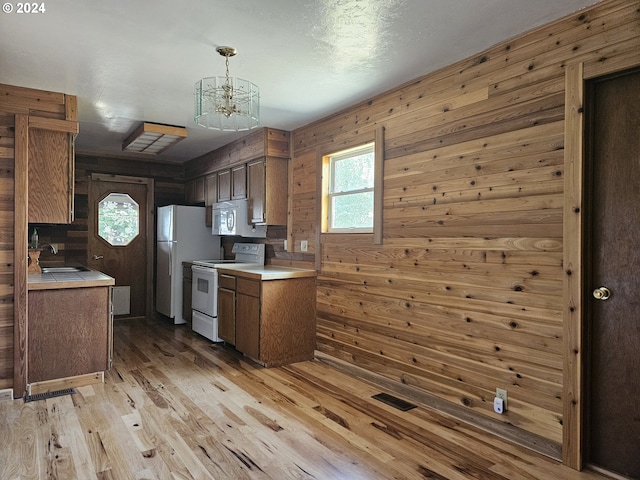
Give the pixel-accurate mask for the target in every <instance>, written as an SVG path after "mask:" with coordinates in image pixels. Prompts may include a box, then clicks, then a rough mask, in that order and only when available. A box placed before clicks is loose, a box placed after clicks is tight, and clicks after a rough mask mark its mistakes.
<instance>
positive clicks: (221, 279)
mask: <svg viewBox="0 0 640 480" xmlns="http://www.w3.org/2000/svg"><path fill="white" fill-rule="evenodd" d="M218 287H219V288H226V289H227V290H235V289H236V277H234V276H231V275H225V274H224V273H221V274H220V275H218Z"/></svg>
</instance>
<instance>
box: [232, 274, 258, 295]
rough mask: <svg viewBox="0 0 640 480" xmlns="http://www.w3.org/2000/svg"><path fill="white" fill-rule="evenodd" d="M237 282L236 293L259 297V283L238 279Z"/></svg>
mask: <svg viewBox="0 0 640 480" xmlns="http://www.w3.org/2000/svg"><path fill="white" fill-rule="evenodd" d="M237 282H238V283H237V285H238V287H237V291H238V293H242V294H244V295H249V296H251V297H260V281H258V280H249V279H247V278H242V277H240V278H238V280H237Z"/></svg>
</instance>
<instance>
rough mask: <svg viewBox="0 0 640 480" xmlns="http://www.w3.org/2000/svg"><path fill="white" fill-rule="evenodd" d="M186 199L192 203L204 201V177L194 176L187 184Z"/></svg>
mask: <svg viewBox="0 0 640 480" xmlns="http://www.w3.org/2000/svg"><path fill="white" fill-rule="evenodd" d="M185 201H186V203H190V204H196V203H204V201H205V188H204V177H197V178H193V179H191V180H189V181H188V182H187V183H186V184H185Z"/></svg>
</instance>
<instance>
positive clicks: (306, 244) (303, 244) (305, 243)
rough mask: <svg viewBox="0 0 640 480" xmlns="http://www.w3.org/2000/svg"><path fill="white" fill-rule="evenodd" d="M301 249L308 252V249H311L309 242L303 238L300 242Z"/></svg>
mask: <svg viewBox="0 0 640 480" xmlns="http://www.w3.org/2000/svg"><path fill="white" fill-rule="evenodd" d="M300 250H302V251H303V252H306V251H307V250H309V242H308V241H306V240H302V241H301V242H300Z"/></svg>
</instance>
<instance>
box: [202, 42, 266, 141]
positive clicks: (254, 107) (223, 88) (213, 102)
mask: <svg viewBox="0 0 640 480" xmlns="http://www.w3.org/2000/svg"><path fill="white" fill-rule="evenodd" d="M216 51H217V52H218V53H219V54H220V55H222V56H223V57H225V62H226V67H227V70H226V75H225V76H224V77H207V78H203V79H202V80H200V81H198V82H196V85H195V91H194V98H195V114H194V120H195V122H196V124H197V125H200V126H202V127H205V128H210V129H213V130H222V131H241V130H251V129H252V128H255V127H257V126H258V125H259V124H260V89H259V88H258V87H257V86H256V85H255V84H253V83H251V82H249V81H248V80H243V79H241V78H234V77H230V76H229V57H233V56H234V55H235V54H236V53H237V51H236V49H235V48H232V47H218V48H216Z"/></svg>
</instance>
